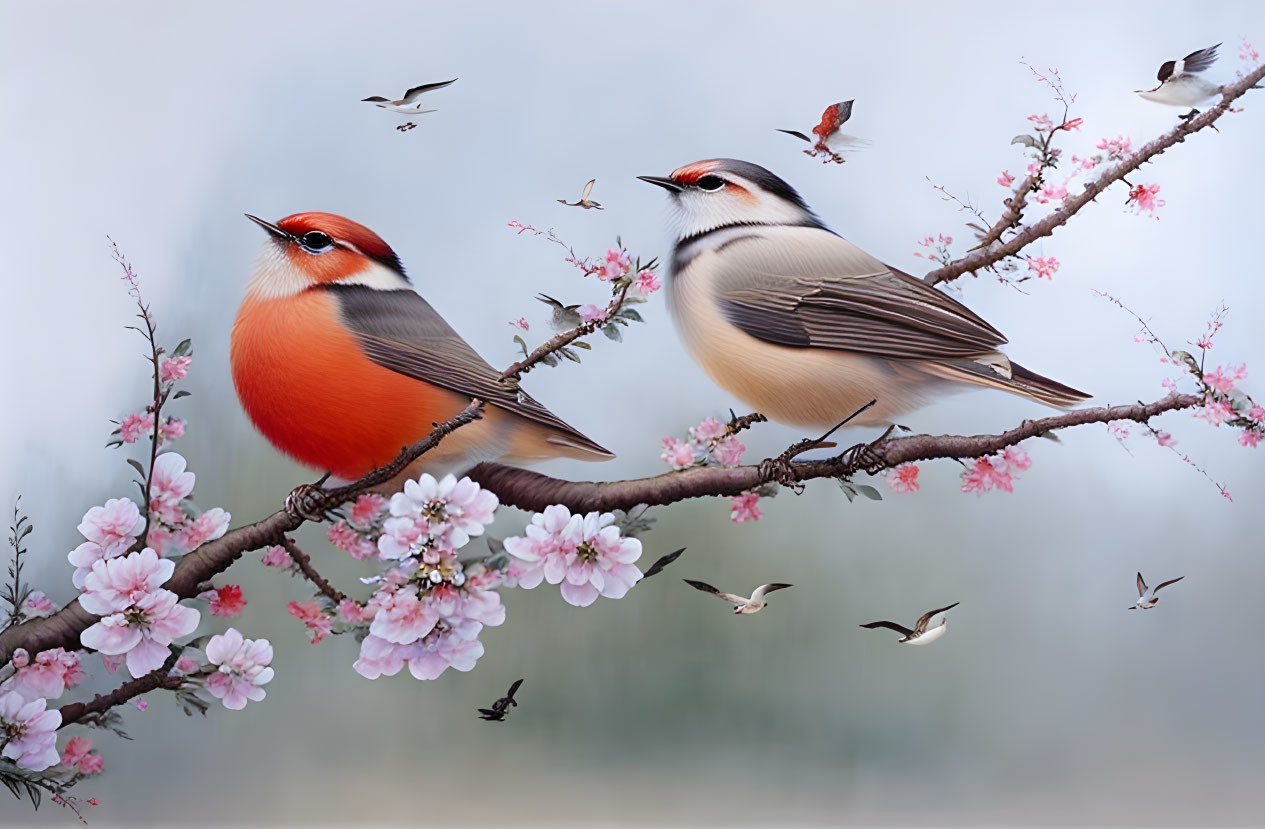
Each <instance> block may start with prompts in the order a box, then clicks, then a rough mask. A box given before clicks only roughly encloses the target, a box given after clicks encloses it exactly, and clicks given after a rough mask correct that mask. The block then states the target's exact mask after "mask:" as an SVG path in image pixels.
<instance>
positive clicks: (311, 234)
mask: <svg viewBox="0 0 1265 829" xmlns="http://www.w3.org/2000/svg"><path fill="white" fill-rule="evenodd" d="M299 244H301V245H303V247H305V248H307V249H308V250H311V251H321V250H325V249H326V248H328V247H329V246H330V245H332V244H334V240H333V239H331V238H329V236H328V235H327V234H324V233H321V232H320V231H319V230H309V231H308V232H307V233H304V234H303V235H302V236H300V237H299Z"/></svg>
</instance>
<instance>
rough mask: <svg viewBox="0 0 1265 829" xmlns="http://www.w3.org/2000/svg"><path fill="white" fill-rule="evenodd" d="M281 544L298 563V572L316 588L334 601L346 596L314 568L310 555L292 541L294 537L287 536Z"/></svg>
mask: <svg viewBox="0 0 1265 829" xmlns="http://www.w3.org/2000/svg"><path fill="white" fill-rule="evenodd" d="M281 546H283V547H285V548H286V552H287V553H289V554H290V558H292V559H294V563H295V564H296V565H298V567H299V572H300V573H302V574H303V576H304V577H305V578H306V579H307V580H308V581H310V582H312V584H314V585H316V589H317V590H319V591H321V592H322V593H324V594H325V595H326V596H328V597H330V598H331V599H333V600H334V601H336V602H341V601H342V600H343V599H345V598H347V597H346V596H344V595H343V594H342V593H340V592H339V591H338V590H337V589H336V588H335V587H334V585H332V584H330V583H329V581H328V580H326V578H325V577H324V576H322V575H321V574H320V573H318V572H316V568H315V567H313V566H312V557H311V556H309V555H308V554H307V553H305V552H303V551H302V550H300V549H299V545H297V544H295V543H294V539H292V538H288V537H287V538H284V539H282V541H281Z"/></svg>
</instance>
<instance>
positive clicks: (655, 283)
mask: <svg viewBox="0 0 1265 829" xmlns="http://www.w3.org/2000/svg"><path fill="white" fill-rule="evenodd" d="M633 287H634V288H636V290H637V293H639V294H641V295H642V296H650V295H651V294H653V293H654V292H655V291H657V290H659V288H661V287H663V286H662V285H660V284H659V277H658V275H657V274H656V273H655V272H654V271H641V272H640V273H638V274H637V281H636V282H634V283H633Z"/></svg>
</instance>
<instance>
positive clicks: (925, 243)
mask: <svg viewBox="0 0 1265 829" xmlns="http://www.w3.org/2000/svg"><path fill="white" fill-rule="evenodd" d="M918 244H919V245H920V246H921V247H924V248H929V249H931V250H932V251H933V252H932V253H923V252H922V251H914V256H917V257H919V258H920V259H930V260H931V261H933V262H941V263H943V264H946V265H947V264H948V263H949V262H951V261H953V257H952V255H950V253H949V245H951V244H953V237H952V236H945V235H944V234H943V233H938V234H936V235H935V236H926V237H924V238H922V239H920V240H919V242H918Z"/></svg>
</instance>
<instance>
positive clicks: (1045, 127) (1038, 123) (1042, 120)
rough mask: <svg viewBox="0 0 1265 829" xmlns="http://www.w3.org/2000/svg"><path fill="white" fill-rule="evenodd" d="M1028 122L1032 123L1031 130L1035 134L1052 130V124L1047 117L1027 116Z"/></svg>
mask: <svg viewBox="0 0 1265 829" xmlns="http://www.w3.org/2000/svg"><path fill="white" fill-rule="evenodd" d="M1028 120H1029V121H1031V122H1032V128H1033V129H1035V130H1036V131H1037V132H1049V131H1050V130H1052V129H1054V122H1053V121H1051V120H1050V116H1048V115H1029V116H1028Z"/></svg>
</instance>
